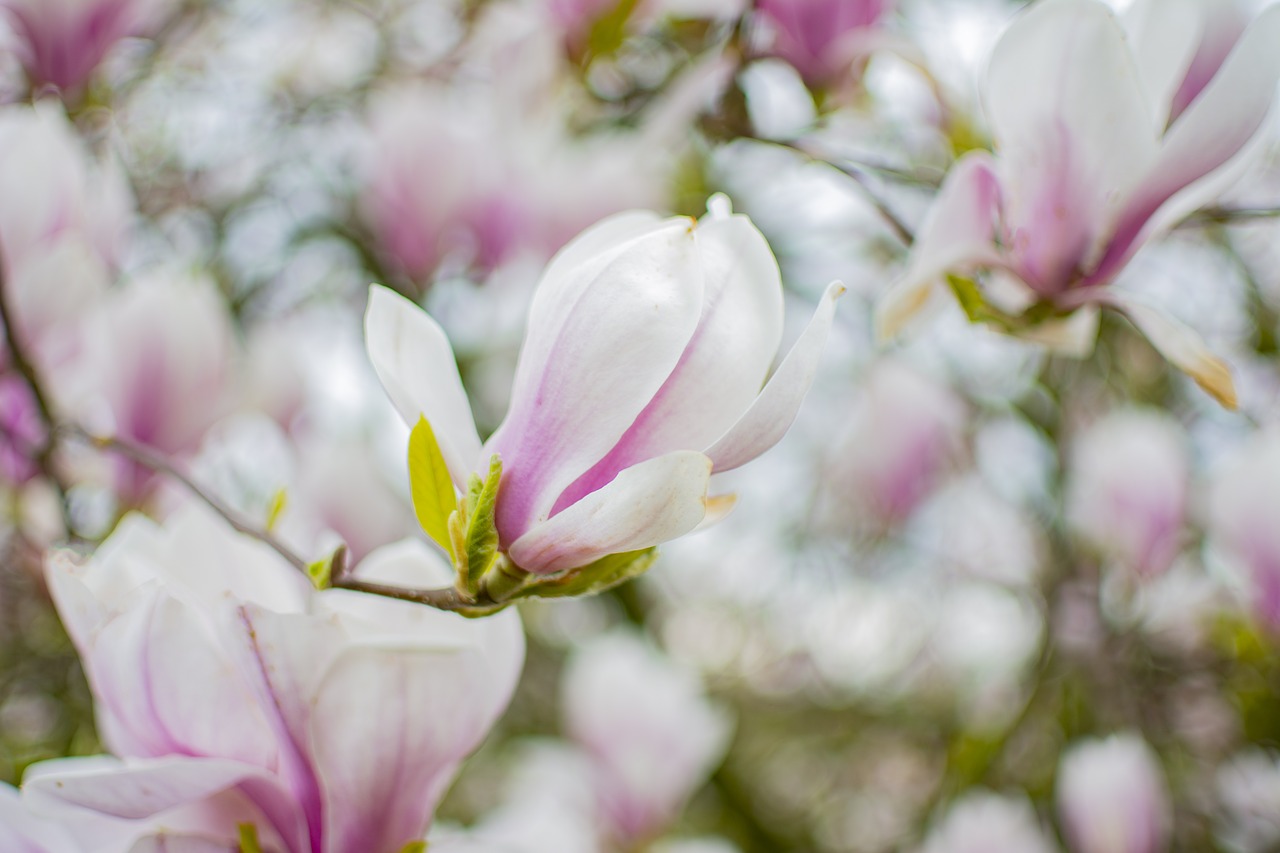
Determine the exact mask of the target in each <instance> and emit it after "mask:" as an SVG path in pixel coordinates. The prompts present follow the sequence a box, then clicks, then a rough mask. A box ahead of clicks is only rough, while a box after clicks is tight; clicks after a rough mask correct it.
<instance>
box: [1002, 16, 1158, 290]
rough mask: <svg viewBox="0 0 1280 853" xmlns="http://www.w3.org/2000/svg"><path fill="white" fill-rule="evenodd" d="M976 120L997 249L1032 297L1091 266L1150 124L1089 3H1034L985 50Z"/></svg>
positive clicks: (1107, 24)
mask: <svg viewBox="0 0 1280 853" xmlns="http://www.w3.org/2000/svg"><path fill="white" fill-rule="evenodd" d="M986 106H987V117H988V119H989V120H990V123H991V128H992V135H993V137H994V139H995V144H996V151H997V153H998V154H999V156H1000V177H1001V183H1002V185H1003V186H1004V188H1005V191H1006V195H1005V199H1004V224H1005V231H1006V239H1007V240H1008V243H1009V246H1008V249H1007V252H1008V253H1009V254H1010V256H1012V257H1015V258H1016V259H1017V263H1016V266H1017V269H1018V272H1019V274H1020V275H1022V277H1023V278H1024V279H1025V280H1026V281H1027V283H1028V284H1030V285H1032V286H1033V287H1035V288H1036V289H1037V290H1039V291H1040V292H1042V293H1053V292H1057V291H1059V290H1061V289H1062V288H1063V287H1064V286H1066V285H1068V284H1069V283H1070V282H1071V281H1072V279H1073V278H1074V277H1075V275H1076V272H1077V270H1078V269H1081V268H1091V267H1092V266H1093V265H1094V264H1095V263H1096V260H1097V257H1098V256H1099V255H1100V253H1101V251H1102V249H1103V247H1104V245H1105V242H1106V239H1107V237H1108V236H1109V232H1108V231H1107V229H1106V225H1107V223H1108V222H1109V221H1111V215H1109V212H1110V210H1111V208H1112V207H1113V206H1115V205H1117V204H1119V203H1120V200H1122V198H1123V197H1124V195H1125V192H1124V191H1126V190H1127V189H1128V188H1129V187H1130V186H1132V185H1133V184H1134V182H1135V181H1136V180H1137V178H1138V176H1141V175H1142V174H1144V173H1145V172H1146V170H1147V168H1148V167H1149V166H1150V164H1151V163H1152V162H1153V161H1154V159H1155V156H1156V140H1157V131H1156V129H1155V126H1154V122H1153V120H1152V118H1151V115H1150V109H1149V106H1148V102H1147V97H1146V95H1145V93H1144V92H1143V89H1142V85H1141V83H1140V81H1139V79H1138V69H1137V66H1136V65H1135V62H1134V58H1133V56H1132V54H1131V53H1130V51H1129V46H1128V44H1127V43H1126V41H1125V37H1124V32H1123V31H1122V29H1121V27H1120V24H1119V22H1118V21H1116V19H1115V18H1114V16H1113V15H1112V14H1111V12H1110V11H1109V10H1108V9H1107V7H1106V6H1105V5H1104V4H1102V3H1099V2H1096V0H1042V2H1039V3H1035V4H1034V5H1032V6H1031V7H1030V8H1028V9H1027V10H1026V11H1024V12H1022V13H1021V14H1020V15H1019V16H1018V18H1017V19H1016V20H1015V21H1014V23H1013V24H1012V25H1011V26H1010V27H1009V29H1008V30H1007V31H1006V32H1005V34H1004V35H1003V36H1002V37H1001V39H1000V41H999V43H998V44H997V45H996V48H995V50H994V52H993V54H992V58H991V67H990V72H989V74H988V77H987V87H986Z"/></svg>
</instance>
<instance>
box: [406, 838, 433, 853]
mask: <svg viewBox="0 0 1280 853" xmlns="http://www.w3.org/2000/svg"><path fill="white" fill-rule="evenodd" d="M400 853H427V842H425V841H410V842H409V843H408V844H406V845H405V846H403V847H401V848H400Z"/></svg>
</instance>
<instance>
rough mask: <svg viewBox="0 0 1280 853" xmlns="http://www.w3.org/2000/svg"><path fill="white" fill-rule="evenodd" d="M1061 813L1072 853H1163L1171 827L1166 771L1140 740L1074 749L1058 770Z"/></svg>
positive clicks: (1124, 738)
mask: <svg viewBox="0 0 1280 853" xmlns="http://www.w3.org/2000/svg"><path fill="white" fill-rule="evenodd" d="M1057 803H1058V814H1059V816H1060V818H1061V820H1062V825H1063V828H1064V831H1065V832H1066V836H1067V839H1068V841H1069V843H1070V845H1071V849H1072V851H1074V853H1160V851H1163V850H1164V849H1166V844H1167V843H1168V837H1169V832H1170V829H1171V827H1172V822H1173V812H1172V807H1171V805H1170V803H1169V794H1168V788H1167V786H1166V784H1165V780H1164V772H1163V770H1161V768H1160V762H1159V761H1158V760H1157V759H1156V756H1155V754H1154V753H1153V752H1152V751H1151V747H1150V746H1148V745H1147V743H1146V741H1144V740H1143V739H1142V738H1141V737H1138V736H1136V735H1112V736H1111V737H1109V738H1107V739H1105V740H1087V741H1079V742H1077V743H1075V744H1072V745H1071V747H1070V748H1069V749H1068V750H1067V751H1066V752H1065V753H1064V754H1063V756H1062V759H1061V761H1060V763H1059V765H1058V782H1057Z"/></svg>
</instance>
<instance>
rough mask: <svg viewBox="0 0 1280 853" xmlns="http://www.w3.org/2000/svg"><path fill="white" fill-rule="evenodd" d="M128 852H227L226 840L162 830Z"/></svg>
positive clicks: (140, 841) (144, 839)
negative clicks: (162, 831) (175, 833)
mask: <svg viewBox="0 0 1280 853" xmlns="http://www.w3.org/2000/svg"><path fill="white" fill-rule="evenodd" d="M258 840H259V841H261V840H262V839H261V838H259V839H258ZM129 853H227V840H226V839H225V838H208V837H203V838H202V837H200V836H198V835H174V834H172V833H169V832H164V833H161V834H160V835H151V836H148V837H147V838H143V839H141V840H139V841H138V843H137V844H134V845H133V846H132V847H130V848H129Z"/></svg>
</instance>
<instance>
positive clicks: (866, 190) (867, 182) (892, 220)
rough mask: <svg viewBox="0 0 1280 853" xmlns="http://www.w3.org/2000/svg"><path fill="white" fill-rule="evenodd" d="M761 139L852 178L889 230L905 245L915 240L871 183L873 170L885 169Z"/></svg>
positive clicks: (793, 145)
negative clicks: (833, 158)
mask: <svg viewBox="0 0 1280 853" xmlns="http://www.w3.org/2000/svg"><path fill="white" fill-rule="evenodd" d="M761 141H763V142H772V143H773V144H775V145H780V146H782V147H783V148H786V149H788V150H791V151H795V152H796V153H797V154H803V155H804V156H805V157H807V158H808V159H810V160H812V161H813V162H815V163H823V164H825V165H827V166H830V167H831V168H833V169H835V170H836V171H838V172H840V173H841V174H843V175H845V176H846V177H849V178H852V179H853V181H854V183H856V184H857V185H858V188H859V189H861V190H862V194H863V196H864V197H865V198H866V199H867V201H868V202H870V203H871V206H872V207H874V208H875V209H876V212H877V213H879V214H880V217H881V218H882V219H883V220H884V221H885V224H886V225H888V226H889V230H890V231H892V232H893V235H894V236H895V237H897V238H898V240H899V241H901V242H902V244H903V245H904V246H910V245H911V244H912V243H914V242H915V239H916V238H915V234H914V233H912V231H911V229H910V228H909V227H907V224H906V223H905V222H903V221H902V219H900V218H899V217H898V215H897V214H896V213H894V212H893V210H892V209H891V208H890V207H889V204H888V202H886V201H885V200H884V199H882V198H880V195H879V193H877V192H876V191H875V189H874V188H873V187H872V185H871V179H870V174H871V173H873V172H883V171H884V170H883V169H879V168H873V167H868V166H861V165H856V164H853V163H842V162H838V161H836V160H832V159H829V158H827V157H825V156H823V155H822V154H820V153H818V152H816V151H812V150H810V149H808V148H806V147H804V146H803V145H799V144H796V143H793V142H778V141H776V140H761Z"/></svg>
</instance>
